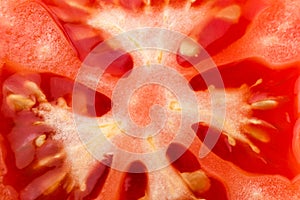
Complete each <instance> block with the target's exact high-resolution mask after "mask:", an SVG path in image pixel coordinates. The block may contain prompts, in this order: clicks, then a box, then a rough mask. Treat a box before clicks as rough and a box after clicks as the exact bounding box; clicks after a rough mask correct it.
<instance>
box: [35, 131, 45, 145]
mask: <svg viewBox="0 0 300 200" xmlns="http://www.w3.org/2000/svg"><path fill="white" fill-rule="evenodd" d="M45 142H46V135H45V134H43V135H40V136H39V137H37V138H36V139H35V145H36V146H37V147H41V146H42V145H43V144H44V143H45Z"/></svg>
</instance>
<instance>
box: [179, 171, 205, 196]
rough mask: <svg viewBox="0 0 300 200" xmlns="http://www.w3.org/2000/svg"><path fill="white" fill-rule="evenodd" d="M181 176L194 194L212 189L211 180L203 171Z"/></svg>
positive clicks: (186, 173)
mask: <svg viewBox="0 0 300 200" xmlns="http://www.w3.org/2000/svg"><path fill="white" fill-rule="evenodd" d="M181 176H182V178H183V179H184V181H185V182H186V184H187V185H188V187H189V188H190V189H191V190H192V191H193V192H198V193H203V192H205V191H207V190H209V188H210V180H209V178H208V177H207V176H206V174H205V172H204V171H202V170H197V171H194V172H185V173H181Z"/></svg>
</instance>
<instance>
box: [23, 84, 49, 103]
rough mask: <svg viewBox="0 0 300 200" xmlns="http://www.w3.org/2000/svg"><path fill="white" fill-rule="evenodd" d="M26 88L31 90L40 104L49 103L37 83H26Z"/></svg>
mask: <svg viewBox="0 0 300 200" xmlns="http://www.w3.org/2000/svg"><path fill="white" fill-rule="evenodd" d="M24 87H25V88H27V89H29V90H30V91H31V92H32V94H34V95H35V97H36V98H37V101H38V102H40V103H41V102H47V99H46V95H45V94H44V93H43V92H42V91H41V90H40V88H39V87H38V86H37V84H36V83H34V82H32V81H26V82H25V84H24Z"/></svg>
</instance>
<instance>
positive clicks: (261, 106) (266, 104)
mask: <svg viewBox="0 0 300 200" xmlns="http://www.w3.org/2000/svg"><path fill="white" fill-rule="evenodd" d="M278 105H279V103H278V101H276V100H273V99H267V100H262V101H257V102H254V103H252V104H251V108H252V109H254V110H270V109H274V108H276V107H277V106H278Z"/></svg>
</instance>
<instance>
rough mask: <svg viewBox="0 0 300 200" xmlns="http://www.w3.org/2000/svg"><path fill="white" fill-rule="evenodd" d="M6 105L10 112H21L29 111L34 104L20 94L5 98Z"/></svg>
mask: <svg viewBox="0 0 300 200" xmlns="http://www.w3.org/2000/svg"><path fill="white" fill-rule="evenodd" d="M6 103H7V105H8V107H9V108H10V109H11V110H13V111H21V110H29V109H31V108H32V107H33V106H34V104H35V100H34V99H30V98H28V97H25V96H23V95H20V94H10V95H9V96H8V97H6Z"/></svg>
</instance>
